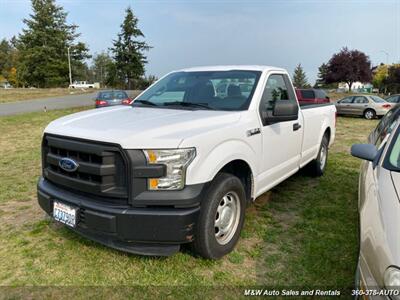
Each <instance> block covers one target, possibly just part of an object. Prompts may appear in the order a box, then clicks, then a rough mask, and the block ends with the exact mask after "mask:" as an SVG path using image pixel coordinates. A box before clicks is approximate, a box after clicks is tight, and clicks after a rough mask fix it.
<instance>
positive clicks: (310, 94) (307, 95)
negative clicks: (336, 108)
mask: <svg viewBox="0 0 400 300" xmlns="http://www.w3.org/2000/svg"><path fill="white" fill-rule="evenodd" d="M300 93H301V98H303V99H314V98H315V94H314V91H313V90H301V91H300Z"/></svg>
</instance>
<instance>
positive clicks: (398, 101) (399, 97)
mask: <svg viewBox="0 0 400 300" xmlns="http://www.w3.org/2000/svg"><path fill="white" fill-rule="evenodd" d="M385 101H386V102H389V103H393V104H394V105H397V106H400V94H396V95H391V96H389V97H387V98H385Z"/></svg>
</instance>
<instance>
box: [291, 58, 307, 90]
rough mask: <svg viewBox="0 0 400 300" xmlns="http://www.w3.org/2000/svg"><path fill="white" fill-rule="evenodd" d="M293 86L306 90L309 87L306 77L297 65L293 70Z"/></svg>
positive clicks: (301, 68)
mask: <svg viewBox="0 0 400 300" xmlns="http://www.w3.org/2000/svg"><path fill="white" fill-rule="evenodd" d="M293 85H294V86H295V87H296V88H306V87H309V86H310V85H309V83H308V82H307V76H306V73H305V72H304V70H303V67H302V66H301V64H298V65H297V66H296V68H295V69H294V74H293Z"/></svg>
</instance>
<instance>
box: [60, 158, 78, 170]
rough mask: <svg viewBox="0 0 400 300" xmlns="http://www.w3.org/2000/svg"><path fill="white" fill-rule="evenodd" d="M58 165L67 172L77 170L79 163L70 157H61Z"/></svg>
mask: <svg viewBox="0 0 400 300" xmlns="http://www.w3.org/2000/svg"><path fill="white" fill-rule="evenodd" d="M58 165H59V166H60V168H61V169H63V170H64V171H66V172H75V171H76V170H77V169H78V168H79V164H78V163H77V162H76V161H74V160H73V159H70V158H68V157H64V158H61V159H60V161H59V162H58Z"/></svg>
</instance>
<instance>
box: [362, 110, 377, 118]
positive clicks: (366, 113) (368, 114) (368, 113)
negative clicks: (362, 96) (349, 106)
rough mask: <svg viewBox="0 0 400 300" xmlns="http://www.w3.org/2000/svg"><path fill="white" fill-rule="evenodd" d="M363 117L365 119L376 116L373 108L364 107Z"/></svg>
mask: <svg viewBox="0 0 400 300" xmlns="http://www.w3.org/2000/svg"><path fill="white" fill-rule="evenodd" d="M364 118H365V119H367V120H372V119H375V118H376V112H375V111H374V110H373V109H370V108H368V109H366V110H365V111H364Z"/></svg>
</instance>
